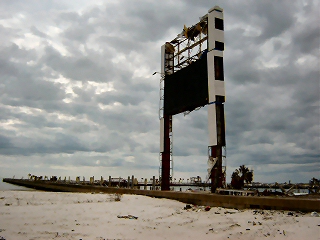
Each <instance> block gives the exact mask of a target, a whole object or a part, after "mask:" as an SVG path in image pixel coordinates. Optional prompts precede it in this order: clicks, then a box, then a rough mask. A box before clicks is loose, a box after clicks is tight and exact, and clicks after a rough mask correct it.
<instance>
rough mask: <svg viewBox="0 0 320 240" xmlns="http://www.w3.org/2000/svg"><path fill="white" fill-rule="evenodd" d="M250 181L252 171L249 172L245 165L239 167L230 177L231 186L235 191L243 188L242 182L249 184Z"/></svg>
mask: <svg viewBox="0 0 320 240" xmlns="http://www.w3.org/2000/svg"><path fill="white" fill-rule="evenodd" d="M240 174H241V176H240ZM252 180H253V171H250V170H249V168H247V167H246V166H245V165H241V166H240V167H239V169H236V170H235V171H234V172H233V173H232V175H231V186H232V187H233V188H235V189H241V188H243V186H244V182H246V183H251V182H252Z"/></svg>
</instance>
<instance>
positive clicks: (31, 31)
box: [0, 0, 320, 182]
mask: <svg viewBox="0 0 320 240" xmlns="http://www.w3.org/2000/svg"><path fill="white" fill-rule="evenodd" d="M215 5H219V6H220V7H222V8H223V9H224V24H225V25H224V26H225V52H224V64H225V65H224V70H225V84H226V95H227V97H226V103H225V110H226V139H227V169H228V172H227V181H228V182H229V181H230V176H231V173H232V171H234V170H235V168H238V167H239V166H240V165H242V164H245V165H246V166H249V167H250V168H252V169H254V181H259V182H275V181H278V182H288V181H289V180H291V181H292V182H307V181H309V180H310V179H311V178H312V177H317V178H319V177H320V174H319V173H320V163H319V160H320V150H319V148H320V142H319V141H320V140H319V136H320V132H319V131H320V130H319V129H320V126H319V125H320V124H319V119H320V118H319V117H320V116H319V102H320V99H319V47H320V43H319V39H320V27H319V22H320V19H319V1H317V0H314V1H291V0H287V1H285V0H283V1H254V0H248V1H199V0H197V1H195V0H192V1H191V0H189V1H186V0H184V1H182V0H181V1H179V0H174V1H172V0H170V1H169V0H168V1H165V0H164V1H155V0H154V1H151V0H134V1H133V0H126V1H125V0H117V1H84V0H81V1H80V0H68V1H62V0H61V1H54V0H51V1H50V0H47V1H32V0H29V1H25V0H15V1H11V0H4V1H0V36H1V41H0V176H1V177H12V176H13V175H15V176H16V177H22V176H24V177H26V176H27V174H28V173H31V174H36V175H49V176H50V175H57V176H62V177H64V176H71V177H72V178H75V176H85V177H86V178H89V177H90V176H93V175H94V176H95V177H96V178H100V176H101V175H102V176H104V177H105V178H107V177H108V176H109V175H111V176H113V177H119V176H121V177H125V178H126V177H127V176H128V175H130V176H131V175H135V176H136V177H138V178H142V177H143V178H144V177H148V178H150V177H152V176H153V175H155V176H156V177H158V174H159V145H160V144H159V117H158V108H159V77H160V76H159V75H155V76H153V75H152V73H153V72H155V71H160V58H161V56H160V47H161V45H162V44H164V43H165V42H166V41H170V40H172V39H173V38H175V37H176V35H177V34H178V33H180V32H181V31H182V29H183V26H184V25H186V26H191V25H193V24H195V23H196V22H198V21H199V17H202V16H203V15H205V14H206V13H207V12H208V10H209V9H210V8H212V7H213V6H215ZM207 132H208V131H207V108H206V107H204V108H202V109H201V110H199V111H194V112H192V113H191V114H189V115H187V116H183V114H180V115H178V116H174V117H173V136H174V138H173V141H174V144H173V155H174V177H175V178H185V179H187V178H189V177H192V176H197V175H200V176H201V177H203V178H205V177H206V174H207V172H206V169H207V146H208V133H207Z"/></svg>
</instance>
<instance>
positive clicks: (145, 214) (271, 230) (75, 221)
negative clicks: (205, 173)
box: [0, 191, 320, 240]
mask: <svg viewBox="0 0 320 240" xmlns="http://www.w3.org/2000/svg"><path fill="white" fill-rule="evenodd" d="M185 207H186V204H184V203H181V202H177V201H174V200H168V199H156V198H150V197H145V196H136V195H123V196H122V198H121V201H115V195H110V194H88V193H53V192H40V191H2V192H0V239H1V237H2V238H3V239H7V240H9V239H199V240H200V239H201V240H202V239H246V240H248V239H261V238H264V239H268V238H272V239H320V218H319V217H314V216H311V213H300V212H288V211H269V210H263V211H262V210H236V209H226V208H217V207H214V208H211V209H210V210H209V211H205V206H191V208H190V209H184V208H185Z"/></svg>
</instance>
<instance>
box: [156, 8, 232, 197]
mask: <svg viewBox="0 0 320 240" xmlns="http://www.w3.org/2000/svg"><path fill="white" fill-rule="evenodd" d="M223 51H224V23H223V9H221V8H220V7H218V6H215V7H213V8H211V9H210V10H209V11H208V14H206V15H205V16H203V17H202V18H200V21H199V22H198V23H197V24H195V25H194V26H191V27H186V26H184V29H183V31H182V32H181V33H180V34H178V36H177V37H176V38H175V39H173V40H172V41H170V42H166V43H165V44H164V45H163V46H162V47H161V80H160V171H159V174H161V177H160V181H161V190H169V189H170V180H171V179H172V177H173V158H172V116H173V115H175V114H179V113H181V112H184V113H185V114H188V113H190V112H191V111H193V110H197V109H198V108H200V107H203V106H205V105H207V108H208V133H209V147H208V165H209V168H208V178H207V180H209V179H210V180H211V192H215V190H216V189H217V188H220V187H224V186H225V172H226V171H225V166H223V160H225V158H226V156H225V155H226V154H225V146H226V140H225V117H224V102H225V85H224V72H223Z"/></svg>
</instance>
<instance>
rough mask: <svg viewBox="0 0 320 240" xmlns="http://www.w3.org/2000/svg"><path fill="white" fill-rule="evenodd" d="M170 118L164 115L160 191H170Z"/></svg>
mask: <svg viewBox="0 0 320 240" xmlns="http://www.w3.org/2000/svg"><path fill="white" fill-rule="evenodd" d="M170 119H171V118H170V116H168V115H164V129H163V131H164V151H163V152H162V162H161V164H162V166H161V190H162V191H167V190H170V154H171V152H170V121H171V120H170Z"/></svg>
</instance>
